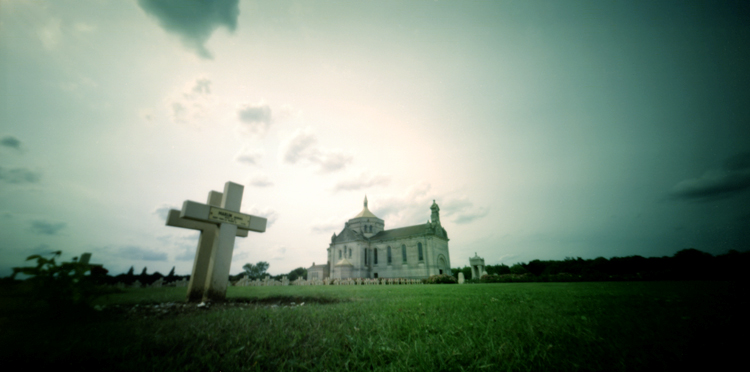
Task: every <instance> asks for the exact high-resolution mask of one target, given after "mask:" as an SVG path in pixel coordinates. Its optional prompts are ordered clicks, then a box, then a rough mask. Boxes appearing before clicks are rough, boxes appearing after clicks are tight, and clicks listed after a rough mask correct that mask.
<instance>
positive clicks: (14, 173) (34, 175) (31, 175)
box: [0, 167, 41, 184]
mask: <svg viewBox="0 0 750 372" xmlns="http://www.w3.org/2000/svg"><path fill="white" fill-rule="evenodd" d="M40 178H41V177H40V174H39V173H38V172H34V171H30V170H28V169H26V168H15V169H4V168H3V167H0V182H7V183H14V184H19V183H37V182H39V179H40Z"/></svg>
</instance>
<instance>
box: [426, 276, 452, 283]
mask: <svg viewBox="0 0 750 372" xmlns="http://www.w3.org/2000/svg"><path fill="white" fill-rule="evenodd" d="M425 283H427V284H456V283H458V282H457V281H456V278H454V277H452V276H450V275H448V274H440V275H433V276H431V277H429V278H427V280H426V281H425Z"/></svg>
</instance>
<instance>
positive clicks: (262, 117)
mask: <svg viewBox="0 0 750 372" xmlns="http://www.w3.org/2000/svg"><path fill="white" fill-rule="evenodd" d="M237 117H238V118H239V119H240V122H242V128H243V129H244V130H245V131H246V132H247V133H248V134H250V135H253V136H258V137H263V136H265V134H266V133H267V132H268V129H269V128H270V127H271V123H272V117H271V107H270V106H269V105H267V104H265V103H263V102H260V103H257V104H255V105H252V104H247V105H244V106H242V107H241V108H240V109H239V110H237Z"/></svg>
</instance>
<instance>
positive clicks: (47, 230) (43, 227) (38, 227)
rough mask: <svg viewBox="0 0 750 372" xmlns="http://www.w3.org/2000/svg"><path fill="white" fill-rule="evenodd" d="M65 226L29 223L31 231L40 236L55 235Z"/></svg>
mask: <svg viewBox="0 0 750 372" xmlns="http://www.w3.org/2000/svg"><path fill="white" fill-rule="evenodd" d="M65 226H67V224H66V223H65V222H57V223H54V222H49V221H43V220H34V221H31V231H33V232H34V233H37V234H40V235H57V233H58V232H60V230H62V229H63V228H65Z"/></svg>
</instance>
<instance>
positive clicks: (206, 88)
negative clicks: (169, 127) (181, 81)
mask: <svg viewBox="0 0 750 372" xmlns="http://www.w3.org/2000/svg"><path fill="white" fill-rule="evenodd" d="M168 101H169V104H168V107H169V112H170V116H171V118H172V121H173V122H175V123H183V124H198V123H200V122H201V121H202V120H203V119H204V118H205V117H206V116H208V114H209V113H210V112H211V110H213V108H214V105H215V104H214V98H213V97H212V95H211V80H209V79H208V78H205V77H200V78H196V79H195V80H194V81H191V82H189V83H188V84H186V85H185V86H183V88H182V90H181V91H180V92H177V93H176V94H174V95H173V96H172V98H170V99H169V100H168Z"/></svg>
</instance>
